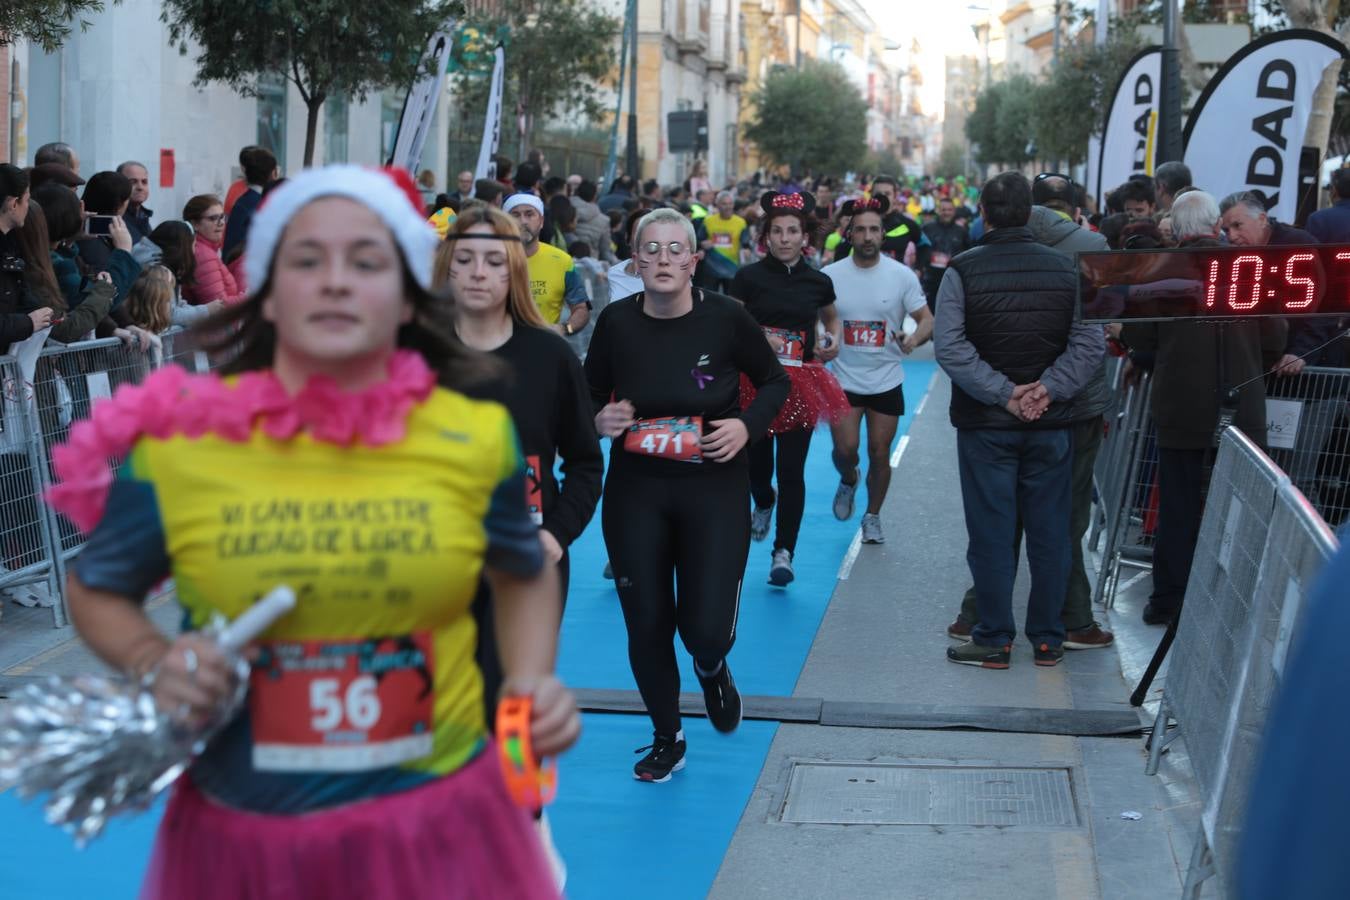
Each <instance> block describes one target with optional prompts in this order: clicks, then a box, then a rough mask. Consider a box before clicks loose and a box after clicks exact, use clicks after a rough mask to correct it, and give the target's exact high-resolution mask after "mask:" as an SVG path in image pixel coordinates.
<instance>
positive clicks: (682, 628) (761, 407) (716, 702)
mask: <svg viewBox="0 0 1350 900" xmlns="http://www.w3.org/2000/svg"><path fill="white" fill-rule="evenodd" d="M636 250H637V252H636V254H635V257H636V259H637V266H638V271H639V273H640V274H641V275H642V281H643V285H644V288H645V291H644V293H641V294H637V295H636V296H634V297H630V298H628V299H626V300H620V301H619V302H617V303H611V304H610V305H609V306H607V307H606V308H605V311H604V312H603V313H601V314H600V319H599V321H598V322H597V323H596V326H595V333H594V334H593V335H592V337H591V346H590V349H589V351H588V352H587V355H586V377H587V379H588V380H589V382H590V387H591V397H592V400H593V401H594V404H595V408H596V409H597V410H598V412H597V413H596V417H595V423H596V429H597V430H598V431H599V432H600V433H601V434H604V435H607V436H609V437H611V438H612V439H613V440H614V443H613V449H612V452H611V454H610V466H609V475H608V479H607V481H606V482H605V492H604V496H605V504H604V511H603V514H602V524H603V527H604V532H605V545H606V547H607V548H608V549H609V558H610V562H611V563H612V564H613V567H614V583H615V586H616V587H617V588H618V591H619V601H620V603H621V605H622V606H623V614H624V620H625V623H626V624H627V626H628V659H629V662H630V664H631V665H632V667H633V676H634V678H635V679H636V680H637V684H638V690H639V691H640V692H641V693H642V699H643V702H645V703H646V705H647V712H648V714H649V715H651V717H652V724H653V726H654V729H655V736H654V739H653V741H652V745H651V746H650V747H644V748H642V749H643V750H650V751H651V752H650V753H648V754H647V756H645V757H644V758H643V759H642V760H640V761H639V762H638V763H637V765H636V766H634V768H633V774H634V777H636V778H638V779H639V780H642V781H655V782H661V781H666V780H668V779H669V778H670V773H671V772H673V771H676V770H678V769H681V768H683V767H684V751H685V741H684V732H683V731H682V730H681V729H680V707H679V697H680V671H679V667H678V665H677V664H676V659H675V648H674V639H675V634H676V632H678V633H679V635H680V639H681V640H682V641H683V642H684V645H685V648H686V649H688V651H689V652H690V654H691V655H692V656H693V657H694V668H695V671H696V672H697V673H698V675H699V682H700V683H701V684H702V686H703V694H704V700H705V702H706V703H707V707H708V717H709V719H710V720H711V721H712V724H713V726H714V727H715V728H717V729H718V730H719V731H732V730H734V729H735V728H736V726H737V725H739V724H740V719H741V699H740V695H739V694H738V693H737V692H736V685H735V682H734V681H733V679H732V677H731V670H730V668H729V667H728V666H727V662H726V655H727V653H728V651H730V650H731V645H732V643H733V642H734V640H735V636H736V615H737V609H738V604H739V602H740V589H741V579H742V576H743V575H744V573H745V559H746V555H747V553H748V552H749V548H750V516H749V501H750V482H749V476H748V466H747V460H746V452H745V447H746V445H747V444H748V443H749V441H750V440H751V439H754V438H757V437H759V436H761V435H762V434H763V433H764V431H765V429H767V428H768V426H769V423H770V422H771V421H772V420H773V418H774V416H775V415H777V413H778V410H779V408H780V407H781V406H782V405H783V402H784V400H786V398H787V394H788V389H789V382H788V378H787V375H786V374H785V373H784V372H783V367H782V366H781V365H779V363H778V360H777V358H776V357H775V356H774V353H773V350H772V349H770V347H769V344H768V342H767V341H765V340H764V336H763V334H762V333H761V332H760V330H759V326H758V325H756V324H755V321H754V319H752V318H751V317H750V314H749V313H747V312H746V311H745V310H744V309H743V308H742V307H741V306H740V304H738V303H736V302H735V301H734V300H731V299H730V298H727V297H723V296H721V295H719V294H713V293H709V292H705V291H701V290H695V289H693V288H692V287H691V285H690V279H691V276H692V274H693V271H694V267H695V265H696V264H697V260H698V253H697V252H695V251H696V250H697V244H696V243H695V238H694V231H693V227H692V226H691V225H690V224H689V222H688V221H687V220H686V219H685V218H684V217H683V216H681V215H680V214H679V213H677V212H675V211H674V210H664V209H662V210H656V211H654V212H652V213H650V214H648V215H647V216H646V217H645V218H644V219H643V220H642V222H641V223H640V224H639V225H638V239H637V248H636ZM742 373H744V374H745V375H746V376H748V377H749V379H750V381H751V383H752V384H753V385H754V386H755V387H756V388H757V389H758V396H757V397H756V398H755V401H754V402H753V403H751V404H750V406H749V407H748V408H746V409H745V410H744V411H742V410H741V408H740V403H739V392H740V378H741V374H742ZM677 584H678V588H679V595H678V598H677V597H676V586H677Z"/></svg>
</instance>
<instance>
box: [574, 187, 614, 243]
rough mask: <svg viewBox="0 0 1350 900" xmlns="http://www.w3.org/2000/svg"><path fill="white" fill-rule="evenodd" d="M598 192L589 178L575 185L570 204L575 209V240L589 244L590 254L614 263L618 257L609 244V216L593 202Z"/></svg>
mask: <svg viewBox="0 0 1350 900" xmlns="http://www.w3.org/2000/svg"><path fill="white" fill-rule="evenodd" d="M598 192H599V189H598V188H597V187H596V186H595V182H594V181H591V180H590V179H589V178H583V179H582V181H581V183H580V184H578V185H577V189H576V192H575V193H574V194H573V195H572V197H571V200H572V206H573V208H574V209H576V211H577V225H576V236H577V240H579V241H585V242H586V243H587V244H590V246H591V256H593V257H595V258H596V259H601V260H604V261H605V262H606V263H608V264H609V265H614V264H615V263H617V262H618V261H619V259H618V257H616V256H615V255H614V251H613V250H611V249H610V246H609V245H610V240H609V216H608V214H606V213H603V212H601V211H600V207H599V206H597V205H596V203H595V198H596V195H597V193H598Z"/></svg>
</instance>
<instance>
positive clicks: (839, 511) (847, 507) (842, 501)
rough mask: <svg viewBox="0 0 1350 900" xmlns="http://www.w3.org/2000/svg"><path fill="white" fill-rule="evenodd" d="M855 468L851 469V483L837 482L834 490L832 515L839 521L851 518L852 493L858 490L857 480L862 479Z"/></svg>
mask: <svg viewBox="0 0 1350 900" xmlns="http://www.w3.org/2000/svg"><path fill="white" fill-rule="evenodd" d="M859 475H860V473H859V471H858V470H857V469H854V470H853V483H852V484H844V482H842V481H841V482H839V487H838V488H836V489H835V492H834V517H835V518H836V519H838V520H839V521H841V522H847V521H848V520H849V519H851V518H853V495H854V494H856V493H857V492H858V482H859V481H861V480H862V479H861V478H860V477H859Z"/></svg>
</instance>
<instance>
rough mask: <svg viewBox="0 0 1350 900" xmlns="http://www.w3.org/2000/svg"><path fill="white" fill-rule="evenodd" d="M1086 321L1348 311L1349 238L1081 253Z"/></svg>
mask: <svg viewBox="0 0 1350 900" xmlns="http://www.w3.org/2000/svg"><path fill="white" fill-rule="evenodd" d="M1078 267H1079V271H1080V272H1081V273H1082V278H1081V279H1080V280H1079V287H1078V309H1079V314H1080V315H1081V317H1082V319H1083V320H1084V321H1088V322H1122V321H1140V320H1143V321H1168V320H1171V319H1195V318H1201V319H1231V318H1246V317H1249V316H1312V315H1333V316H1335V315H1350V244H1321V245H1316V246H1301V247H1279V246H1264V247H1183V248H1178V249H1172V250H1121V251H1111V252H1104V253H1080V254H1078Z"/></svg>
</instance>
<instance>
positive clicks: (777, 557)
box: [769, 547, 796, 587]
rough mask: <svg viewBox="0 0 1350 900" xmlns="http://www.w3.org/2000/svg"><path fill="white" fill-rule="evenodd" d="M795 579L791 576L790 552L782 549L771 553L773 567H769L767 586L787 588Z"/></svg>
mask: <svg viewBox="0 0 1350 900" xmlns="http://www.w3.org/2000/svg"><path fill="white" fill-rule="evenodd" d="M794 577H796V576H794V575H793V574H792V551H791V550H788V549H786V548H784V547H780V548H779V549H777V550H775V551H773V565H772V566H770V567H769V584H771V585H773V586H774V587H787V586H788V585H789V584H791V583H792V579H793V578H794Z"/></svg>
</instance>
